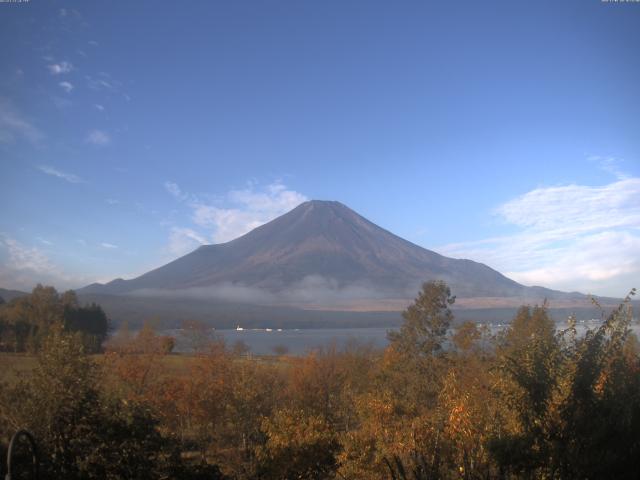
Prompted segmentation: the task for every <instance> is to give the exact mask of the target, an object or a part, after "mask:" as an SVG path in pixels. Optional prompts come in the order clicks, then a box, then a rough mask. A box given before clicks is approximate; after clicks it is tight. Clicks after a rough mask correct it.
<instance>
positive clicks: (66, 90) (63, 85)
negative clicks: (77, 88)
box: [58, 82, 73, 93]
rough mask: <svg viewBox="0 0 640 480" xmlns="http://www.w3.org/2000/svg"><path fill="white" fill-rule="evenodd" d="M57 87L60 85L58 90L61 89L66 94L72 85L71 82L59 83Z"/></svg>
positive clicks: (71, 88)
mask: <svg viewBox="0 0 640 480" xmlns="http://www.w3.org/2000/svg"><path fill="white" fill-rule="evenodd" d="M58 85H60V88H62V89H63V90H64V91H65V92H67V93H69V92H71V90H73V84H72V83H71V82H60V83H59V84H58Z"/></svg>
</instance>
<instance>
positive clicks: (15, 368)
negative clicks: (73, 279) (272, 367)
mask: <svg viewBox="0 0 640 480" xmlns="http://www.w3.org/2000/svg"><path fill="white" fill-rule="evenodd" d="M92 358H94V359H95V361H96V362H101V361H102V359H103V358H104V355H102V354H96V355H92ZM195 358H196V357H195V355H190V354H170V355H163V356H161V357H159V360H160V361H161V362H162V364H163V367H164V372H165V373H166V374H167V375H182V374H187V373H188V370H189V363H190V362H192V361H193V360H194V359H195ZM287 358H289V357H287ZM237 361H240V362H243V361H249V360H248V359H247V358H245V357H242V358H238V360H237ZM251 361H257V362H261V363H271V364H279V365H282V366H283V367H284V366H286V365H288V364H289V362H288V361H285V360H284V359H283V357H277V356H273V355H263V356H257V355H253V356H252V357H251ZM36 365H37V359H36V356H35V355H33V354H28V353H6V352H0V384H2V383H13V382H15V381H16V380H17V379H19V378H20V377H21V376H22V375H28V374H29V372H30V371H31V370H33V369H34V368H35V367H36Z"/></svg>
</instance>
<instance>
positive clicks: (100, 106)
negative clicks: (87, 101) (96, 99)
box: [94, 103, 104, 112]
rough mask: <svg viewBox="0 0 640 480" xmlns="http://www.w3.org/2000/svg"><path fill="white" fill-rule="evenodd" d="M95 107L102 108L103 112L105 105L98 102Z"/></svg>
mask: <svg viewBox="0 0 640 480" xmlns="http://www.w3.org/2000/svg"><path fill="white" fill-rule="evenodd" d="M94 107H96V109H98V110H100V111H101V112H103V111H104V105H100V104H99V103H96V104H95V105H94Z"/></svg>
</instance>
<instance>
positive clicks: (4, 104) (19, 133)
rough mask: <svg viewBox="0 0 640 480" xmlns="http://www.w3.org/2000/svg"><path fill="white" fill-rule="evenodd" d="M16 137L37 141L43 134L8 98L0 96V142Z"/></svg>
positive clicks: (15, 138) (14, 139)
mask: <svg viewBox="0 0 640 480" xmlns="http://www.w3.org/2000/svg"><path fill="white" fill-rule="evenodd" d="M18 138H22V139H25V140H27V141H28V142H31V143H38V142H40V141H41V140H42V138H44V135H43V134H42V132H40V130H39V129H37V128H36V127H35V126H34V125H33V124H32V123H31V122H30V121H29V120H28V119H27V118H26V117H25V116H24V115H23V114H22V113H21V112H19V111H18V110H17V109H15V108H14V107H13V105H12V104H11V102H9V100H7V99H4V98H0V143H13V142H15V141H16V140H17V139H18Z"/></svg>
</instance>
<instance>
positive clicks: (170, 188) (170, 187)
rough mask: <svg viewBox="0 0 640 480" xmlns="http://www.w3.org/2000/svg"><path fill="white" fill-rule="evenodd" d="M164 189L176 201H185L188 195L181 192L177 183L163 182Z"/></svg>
mask: <svg viewBox="0 0 640 480" xmlns="http://www.w3.org/2000/svg"><path fill="white" fill-rule="evenodd" d="M164 188H165V190H166V191H167V192H169V193H170V194H171V195H172V196H173V197H174V198H175V199H176V200H179V201H183V200H186V199H187V198H188V197H189V195H187V194H186V193H185V192H183V191H182V190H181V189H180V187H179V186H178V184H177V183H174V182H164Z"/></svg>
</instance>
